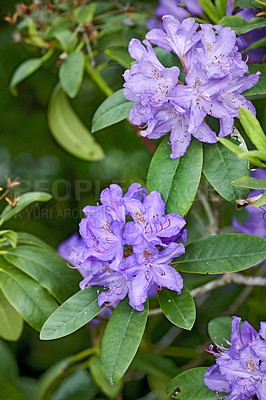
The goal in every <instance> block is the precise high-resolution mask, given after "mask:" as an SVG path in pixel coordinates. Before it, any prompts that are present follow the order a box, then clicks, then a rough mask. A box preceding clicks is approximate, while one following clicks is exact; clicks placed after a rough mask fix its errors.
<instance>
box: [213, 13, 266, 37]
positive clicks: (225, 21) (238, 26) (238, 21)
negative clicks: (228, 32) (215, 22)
mask: <svg viewBox="0 0 266 400" xmlns="http://www.w3.org/2000/svg"><path fill="white" fill-rule="evenodd" d="M219 25H221V26H223V27H225V26H229V27H230V28H232V29H234V31H235V33H236V34H238V35H239V34H242V33H247V32H250V31H252V30H253V29H258V28H263V27H264V26H266V21H265V18H263V17H254V18H251V20H250V21H249V22H247V21H245V20H244V19H243V18H241V17H238V16H237V15H230V16H228V17H223V18H222V19H221V20H220V21H219Z"/></svg>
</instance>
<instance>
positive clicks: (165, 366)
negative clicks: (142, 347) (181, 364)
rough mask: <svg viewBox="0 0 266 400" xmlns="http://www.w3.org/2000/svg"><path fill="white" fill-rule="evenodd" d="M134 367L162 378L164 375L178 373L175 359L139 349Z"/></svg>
mask: <svg viewBox="0 0 266 400" xmlns="http://www.w3.org/2000/svg"><path fill="white" fill-rule="evenodd" d="M132 367H133V368H137V369H140V370H141V371H144V372H146V373H147V374H152V375H156V376H157V377H160V378H162V377H164V376H170V377H172V376H174V375H175V374H176V373H177V367H176V365H175V363H174V361H173V360H171V359H169V358H166V357H162V356H160V355H158V354H153V353H146V352H142V351H138V353H137V355H136V357H135V358H134V360H133V362H132Z"/></svg>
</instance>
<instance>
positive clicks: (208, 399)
mask: <svg viewBox="0 0 266 400" xmlns="http://www.w3.org/2000/svg"><path fill="white" fill-rule="evenodd" d="M206 370H207V367H199V368H193V369H189V370H188V371H185V372H182V373H181V374H179V375H177V376H176V377H175V378H173V379H172V380H171V382H170V383H169V385H168V386H167V389H166V390H167V393H171V392H172V391H175V392H174V396H173V397H172V398H173V399H178V400H195V399H197V400H217V397H216V392H214V391H213V390H210V389H208V388H207V386H205V384H204V374H205V372H206Z"/></svg>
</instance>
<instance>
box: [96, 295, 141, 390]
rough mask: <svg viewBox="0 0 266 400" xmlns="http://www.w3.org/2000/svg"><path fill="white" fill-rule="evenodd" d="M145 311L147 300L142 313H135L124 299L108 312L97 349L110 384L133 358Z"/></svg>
mask: <svg viewBox="0 0 266 400" xmlns="http://www.w3.org/2000/svg"><path fill="white" fill-rule="evenodd" d="M148 309H149V307H148V301H147V302H146V303H145V309H144V311H136V310H134V308H132V307H130V305H129V304H128V299H127V298H126V299H124V300H123V301H120V303H119V304H118V306H117V307H116V308H115V310H114V312H113V313H112V315H111V318H110V320H109V322H108V324H107V326H106V329H105V332H104V335H103V339H102V346H101V364H102V370H103V374H104V376H105V378H106V380H107V382H108V383H109V384H110V385H113V384H114V383H116V382H118V381H119V379H121V377H122V376H123V375H124V373H125V372H126V370H127V369H128V367H129V365H130V363H131V361H132V359H133V358H134V356H135V354H136V352H137V350H138V347H139V345H140V342H141V339H142V336H143V333H144V330H145V326H146V321H147V317H148Z"/></svg>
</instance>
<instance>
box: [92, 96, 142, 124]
mask: <svg viewBox="0 0 266 400" xmlns="http://www.w3.org/2000/svg"><path fill="white" fill-rule="evenodd" d="M134 104H136V103H134V102H132V101H128V100H127V99H126V98H125V96H124V89H120V90H118V91H117V92H115V93H114V94H112V96H110V97H108V98H107V99H106V100H104V102H103V103H102V104H101V105H100V106H99V108H97V110H96V112H95V114H94V116H93V119H92V132H97V131H99V130H100V129H104V128H106V127H107V126H110V125H113V124H116V123H117V122H120V121H122V120H123V119H126V118H127V117H128V114H129V111H130V109H131V108H132V107H133V106H134Z"/></svg>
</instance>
